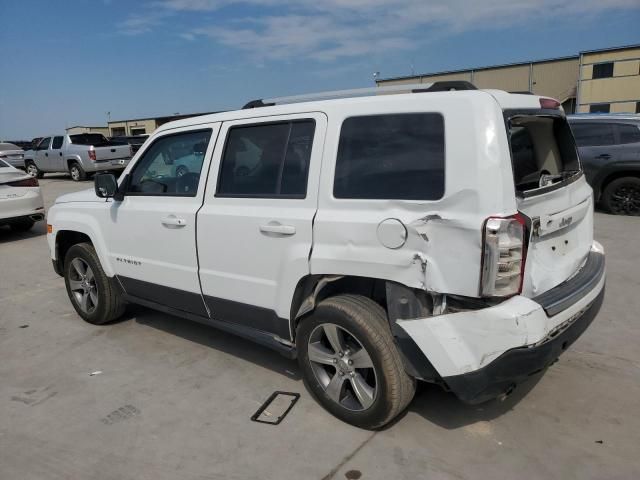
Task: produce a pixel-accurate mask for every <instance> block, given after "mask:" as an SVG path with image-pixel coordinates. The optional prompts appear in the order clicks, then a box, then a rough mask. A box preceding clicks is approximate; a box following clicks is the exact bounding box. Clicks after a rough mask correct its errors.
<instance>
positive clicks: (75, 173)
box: [69, 162, 87, 182]
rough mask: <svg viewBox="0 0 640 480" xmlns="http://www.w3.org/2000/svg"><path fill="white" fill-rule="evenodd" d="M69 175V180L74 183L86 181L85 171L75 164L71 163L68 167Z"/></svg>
mask: <svg viewBox="0 0 640 480" xmlns="http://www.w3.org/2000/svg"><path fill="white" fill-rule="evenodd" d="M69 173H70V174H71V179H72V180H73V181H74V182H80V181H82V180H86V178H87V174H86V173H85V171H84V170H83V169H82V167H81V166H80V165H79V164H78V163H76V162H73V163H72V164H71V166H70V167H69Z"/></svg>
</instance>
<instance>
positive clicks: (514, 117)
mask: <svg viewBox="0 0 640 480" xmlns="http://www.w3.org/2000/svg"><path fill="white" fill-rule="evenodd" d="M505 114H506V116H507V127H508V133H509V143H510V146H511V157H512V163H513V170H514V182H515V187H516V193H517V201H518V210H519V211H520V212H522V213H524V214H525V215H526V216H527V217H529V218H530V219H531V220H532V225H531V226H530V227H531V228H530V238H529V245H528V248H527V258H526V265H525V277H524V282H523V286H522V292H523V295H526V296H531V297H533V296H536V295H539V294H541V293H543V292H545V291H547V290H549V289H551V288H553V287H555V286H557V285H559V284H560V283H562V282H564V281H565V280H567V279H568V278H569V277H571V276H572V275H573V274H574V273H575V272H576V271H578V270H579V268H580V267H581V266H582V264H583V263H584V261H585V259H586V257H587V255H588V253H589V251H590V249H591V246H592V243H593V196H592V190H591V188H590V187H589V185H588V184H587V182H586V180H585V177H584V175H583V173H582V171H581V168H580V163H579V160H578V156H577V151H576V147H575V143H574V140H573V135H572V134H571V130H570V128H569V125H568V123H567V121H566V119H565V118H564V116H563V115H562V114H560V113H558V114H557V115H554V114H550V113H548V112H547V111H545V112H542V111H541V112H540V113H539V114H536V113H535V112H531V111H525V112H509V111H507V112H505Z"/></svg>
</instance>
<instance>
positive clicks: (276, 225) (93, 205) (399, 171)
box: [47, 82, 605, 428]
mask: <svg viewBox="0 0 640 480" xmlns="http://www.w3.org/2000/svg"><path fill="white" fill-rule="evenodd" d="M394 88H397V89H404V93H403V92H402V90H400V91H399V92H398V91H395V90H394ZM452 88H455V89H456V90H461V91H449V90H451V89H452ZM389 93H395V94H393V95H390V94H389ZM332 95H333V96H334V97H330V95H329V94H323V95H320V94H317V95H315V96H312V97H311V98H309V99H308V100H304V99H300V98H299V97H294V98H288V99H271V100H264V101H254V102H251V103H249V104H247V106H246V108H244V109H242V110H238V111H232V112H224V113H219V114H215V115H207V116H203V117H196V118H189V119H185V120H179V121H176V122H171V123H167V124H165V125H163V126H161V127H160V128H159V129H158V130H157V131H155V132H154V133H153V135H152V136H151V137H150V138H149V140H148V141H147V142H145V144H144V146H143V147H142V148H141V149H140V151H139V152H138V153H136V155H135V157H134V159H133V161H132V163H131V165H129V166H128V167H127V169H126V170H125V171H124V173H123V175H121V177H120V179H119V181H118V180H116V178H115V176H114V175H112V174H101V175H96V179H95V189H93V190H87V191H84V192H75V193H71V194H67V195H64V196H62V197H60V198H58V199H57V200H56V204H55V205H54V206H53V207H51V208H50V209H49V213H48V218H47V223H48V242H49V248H50V251H51V259H52V260H53V266H54V269H55V270H56V272H57V273H58V274H60V275H62V276H64V278H65V283H66V288H67V293H68V295H69V299H70V300H71V303H72V305H73V307H74V308H75V310H76V311H77V312H78V314H79V315H80V316H81V317H82V318H83V319H85V320H86V321H88V322H90V323H95V324H103V323H106V322H109V321H111V320H114V319H116V318H118V317H119V316H121V315H122V313H123V311H124V308H125V305H126V303H127V302H131V303H137V304H141V305H144V306H147V307H151V308H155V309H158V310H161V311H164V312H168V313H171V314H174V315H177V316H180V317H184V318H187V319H190V320H194V321H198V322H202V323H205V324H208V325H212V326H215V327H218V328H220V329H223V330H226V331H230V332H233V333H236V334H238V335H241V336H243V337H245V338H248V339H251V340H253V341H255V342H257V343H260V344H262V345H265V346H268V347H270V348H274V349H276V350H278V351H280V352H281V353H283V354H285V355H287V356H289V357H292V358H294V357H297V359H298V362H299V366H300V371H301V373H302V377H303V379H304V381H305V384H306V386H307V388H308V389H309V391H310V392H311V393H312V394H313V396H314V397H315V398H316V399H317V400H318V401H319V402H320V404H322V405H323V406H324V407H325V408H326V409H327V410H328V411H330V412H331V413H333V414H334V415H336V416H337V417H338V418H341V419H343V420H345V421H346V422H349V423H351V424H353V425H357V426H359V427H364V428H379V427H381V426H382V425H385V424H386V423H388V422H389V421H391V420H392V419H393V418H394V417H396V416H397V415H398V414H399V413H400V412H401V411H402V410H403V409H404V408H405V407H406V406H407V405H408V404H409V402H410V401H411V399H412V398H413V395H414V392H415V381H416V379H418V380H423V381H427V382H434V383H437V384H440V385H442V386H443V387H445V388H446V389H448V390H450V391H452V392H453V393H454V394H456V395H457V396H458V397H459V398H460V399H461V400H463V401H465V402H470V403H478V402H482V401H485V400H488V399H491V398H495V397H498V396H502V395H507V394H509V393H510V392H511V391H512V390H513V389H514V388H515V387H516V386H517V385H518V384H519V383H520V382H522V381H524V380H526V379H527V378H529V377H530V376H531V375H533V374H535V373H537V372H541V371H544V370H545V369H546V368H547V367H548V366H550V365H551V364H552V363H553V362H554V361H555V360H556V359H557V358H558V357H559V356H560V355H561V354H562V352H563V351H565V350H566V349H567V348H568V347H569V345H571V344H572V343H573V342H574V341H575V340H576V339H577V338H578V337H579V336H580V335H581V334H582V332H584V331H585V329H586V328H587V327H588V326H589V324H590V323H591V321H592V320H593V319H594V317H595V316H596V314H597V313H598V310H599V309H600V305H601V304H602V301H603V297H604V284H605V259H604V251H603V249H602V247H601V245H600V244H599V243H598V242H595V241H594V239H593V196H592V191H591V188H590V187H589V185H588V184H587V182H586V180H585V177H584V174H583V172H582V169H581V167H580V161H579V158H578V155H577V152H576V146H575V143H574V139H573V135H572V133H571V130H570V129H569V125H568V124H567V121H566V119H565V115H564V112H563V111H562V109H561V108H560V103H559V102H558V101H556V100H553V99H550V98H544V97H538V96H535V95H517V94H509V93H506V92H503V91H498V90H477V89H475V88H474V87H473V85H471V84H467V83H466V82H439V83H435V84H433V85H429V84H419V85H400V86H397V87H395V86H394V87H385V88H376V89H373V90H368V89H365V90H364V91H355V92H344V91H343V92H333V93H332ZM339 95H342V96H347V95H348V96H349V98H339ZM328 97H330V98H332V99H327V100H324V98H328ZM312 100H316V101H312ZM247 348H251V347H250V345H247ZM568 373H569V372H568V369H565V370H563V371H560V372H557V375H567V374H568ZM572 381H583V382H586V383H588V382H589V381H590V380H589V379H588V378H584V379H575V380H572ZM544 394H553V395H562V392H545V393H544Z"/></svg>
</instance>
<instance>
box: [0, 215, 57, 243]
mask: <svg viewBox="0 0 640 480" xmlns="http://www.w3.org/2000/svg"><path fill="white" fill-rule="evenodd" d="M46 233H47V224H46V222H45V221H44V220H43V221H40V222H36V224H35V225H34V226H33V228H32V229H31V230H29V231H26V232H15V231H13V230H11V229H10V228H9V226H7V225H0V244H2V243H9V242H17V241H19V240H24V239H25V238H34V237H39V236H41V235H46Z"/></svg>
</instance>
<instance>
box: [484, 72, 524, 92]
mask: <svg viewBox="0 0 640 480" xmlns="http://www.w3.org/2000/svg"><path fill="white" fill-rule="evenodd" d="M473 84H474V85H475V86H476V87H478V88H497V89H499V90H506V91H507V92H515V91H518V92H520V91H527V90H529V65H518V66H516V67H501V68H492V69H487V70H478V71H475V72H474V74H473Z"/></svg>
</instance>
